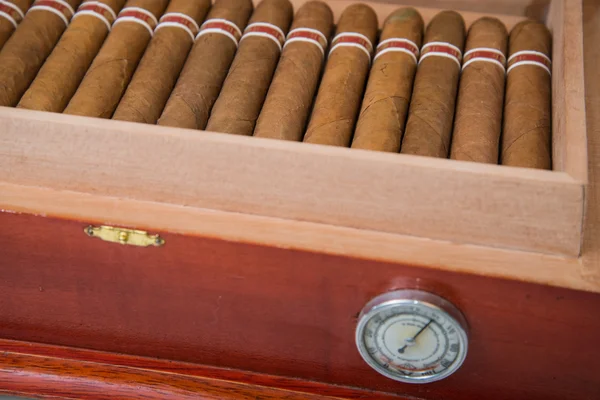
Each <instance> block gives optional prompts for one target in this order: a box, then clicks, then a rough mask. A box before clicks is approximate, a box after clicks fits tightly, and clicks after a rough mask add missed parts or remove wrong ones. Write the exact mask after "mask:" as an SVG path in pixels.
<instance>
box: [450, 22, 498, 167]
mask: <svg viewBox="0 0 600 400" xmlns="http://www.w3.org/2000/svg"><path fill="white" fill-rule="evenodd" d="M507 42H508V32H507V31H506V27H505V26H504V24H503V23H502V22H500V21H499V20H497V19H495V18H489V17H484V18H481V19H479V20H477V21H475V22H474V23H473V25H472V26H471V28H470V29H469V34H468V36H467V44H466V46H465V53H466V52H467V51H469V50H472V49H477V48H482V47H485V48H491V49H496V50H499V51H501V52H502V54H504V56H505V58H506V50H507V49H506V48H507ZM504 83H505V68H503V67H500V66H499V65H496V64H495V63H491V62H485V61H475V62H472V63H470V64H469V65H467V66H466V68H464V69H463V72H462V76H461V78H460V87H459V91H458V101H457V106H456V117H455V120H454V133H453V135H452V148H451V151H450V158H452V159H454V160H463V161H476V162H481V163H488V164H498V157H499V143H500V132H501V130H502V109H503V106H504Z"/></svg>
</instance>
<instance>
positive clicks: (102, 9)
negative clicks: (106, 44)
mask: <svg viewBox="0 0 600 400" xmlns="http://www.w3.org/2000/svg"><path fill="white" fill-rule="evenodd" d="M82 15H89V16H91V17H95V18H98V19H99V20H100V21H102V22H104V24H105V25H106V27H107V28H108V30H109V31H110V27H111V26H112V24H113V23H114V22H115V20H116V19H117V14H115V12H114V11H113V9H112V8H111V7H110V6H108V5H106V4H104V3H101V2H99V1H86V2H85V3H83V4H82V5H81V6H79V8H78V9H77V12H76V13H75V15H74V16H73V19H75V18H77V17H80V16H82Z"/></svg>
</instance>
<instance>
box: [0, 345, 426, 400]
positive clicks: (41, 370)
mask: <svg viewBox="0 0 600 400" xmlns="http://www.w3.org/2000/svg"><path fill="white" fill-rule="evenodd" d="M0 352H1V353H2V356H3V357H4V358H3V359H0V361H1V362H0V392H2V391H5V392H10V393H11V394H28V395H36V396H37V395H45V396H48V395H53V394H56V392H57V390H61V391H62V392H61V393H62V396H63V397H65V396H67V397H68V396H73V395H74V394H75V393H79V394H80V395H83V396H89V397H90V398H93V399H96V398H97V397H94V394H95V393H97V392H98V391H97V390H96V387H97V386H98V385H97V384H96V383H95V382H96V381H98V380H101V379H104V377H105V376H107V375H108V376H110V378H111V379H112V383H113V384H114V385H115V386H116V387H118V388H125V389H128V388H129V387H130V386H132V385H133V386H145V387H146V388H145V391H146V392H148V391H150V392H152V391H153V390H156V389H157V384H164V385H169V384H170V383H171V377H172V376H174V375H173V374H175V376H177V378H178V379H177V381H183V382H190V383H192V385H191V388H192V389H193V391H192V393H194V394H195V395H196V396H200V395H202V396H209V395H213V392H214V390H213V389H214V388H215V387H218V388H224V389H226V390H222V391H219V393H218V394H219V396H222V397H219V398H222V399H238V397H236V396H239V395H240V394H242V395H244V396H248V397H247V398H251V399H256V398H260V399H263V398H264V396H265V394H269V393H275V394H277V395H278V396H281V397H283V398H289V397H286V396H287V395H288V394H290V395H292V396H295V397H297V396H299V393H302V395H303V396H304V395H305V394H308V395H319V396H323V397H316V398H317V399H321V398H323V399H330V398H336V399H347V400H352V399H366V398H367V399H369V400H411V399H412V400H415V398H413V397H411V398H410V399H409V398H407V397H400V396H396V395H390V394H385V393H381V392H372V391H364V390H357V389H352V388H347V387H343V386H332V385H326V384H322V383H318V382H312V381H303V380H299V379H292V378H286V377H280V376H273V375H265V374H256V373H251V372H246V371H239V370H233V369H225V368H216V367H210V366H206V365H196V364H190V363H183V362H174V361H168V360H160V359H155V358H146V357H137V356H129V355H126V354H114V353H105V352H99V351H94V350H84V349H75V348H69V347H62V346H52V345H46V344H39V343H31V342H19V341H12V340H4V339H0ZM40 359H41V360H43V362H41V363H40V361H39V360H40ZM97 364H100V365H102V366H103V368H109V369H108V370H107V369H103V370H102V372H100V371H99V370H98V369H97ZM62 366H65V368H63V367H62ZM120 371H125V372H126V373H121V372H120ZM146 371H148V372H150V373H151V374H150V375H147V374H146ZM24 372H26V373H24ZM157 373H158V374H157ZM148 376H152V379H151V380H150V381H149V379H148ZM74 377H76V378H77V382H78V383H77V384H73V385H71V387H69V386H68V385H67V386H65V383H66V382H69V381H71V380H72V379H73V378H74ZM57 382H58V383H57ZM228 383H231V384H228ZM240 384H242V385H244V386H241V385H240ZM11 388H12V389H11ZM88 388H89V389H90V390H86V389H88ZM269 388H270V389H280V390H279V391H277V390H272V391H270V392H269V391H268V390H267V389H269ZM106 389H108V390H106ZM110 389H111V388H106V387H105V392H106V394H107V396H109V397H108V398H110V399H113V398H115V396H117V394H116V393H115V392H114V391H112V390H110ZM192 389H189V390H192ZM121 396H122V394H120V395H119V396H118V398H121ZM281 397H277V398H281ZM177 398H179V397H177ZM196 398H199V397H196ZM201 398H206V397H201ZM208 398H210V397H208ZM292 398H294V397H292ZM301 398H314V397H308V396H304V397H301Z"/></svg>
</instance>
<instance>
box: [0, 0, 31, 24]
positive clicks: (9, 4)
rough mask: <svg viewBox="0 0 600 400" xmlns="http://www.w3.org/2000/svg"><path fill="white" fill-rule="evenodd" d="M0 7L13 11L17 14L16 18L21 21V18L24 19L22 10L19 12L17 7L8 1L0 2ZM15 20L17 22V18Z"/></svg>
mask: <svg viewBox="0 0 600 400" xmlns="http://www.w3.org/2000/svg"><path fill="white" fill-rule="evenodd" d="M0 5H4V6H6V7H8V8H11V9H13V10H14V11H15V12H16V13H17V14H18V17H20V19H21V20H22V19H23V18H25V14H24V13H23V10H21V9H20V8H19V6H17V5H16V4H13V3H11V2H10V1H5V0H0ZM15 19H17V20H18V19H19V18H15Z"/></svg>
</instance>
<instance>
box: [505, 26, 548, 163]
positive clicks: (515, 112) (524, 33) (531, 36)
mask: <svg viewBox="0 0 600 400" xmlns="http://www.w3.org/2000/svg"><path fill="white" fill-rule="evenodd" d="M551 46H552V35H551V34H550V32H549V31H548V29H547V28H546V26H545V25H543V24H541V23H538V22H534V21H523V22H521V23H519V24H518V25H516V26H515V27H514V28H513V30H512V32H511V33H510V44H509V48H510V49H509V54H510V57H509V59H508V69H507V77H506V102H505V105H504V129H503V133H502V151H501V160H502V164H503V165H510V166H514V167H524V168H538V169H551V168H552V155H551V151H552V143H551V141H552V137H551V125H550V124H551V112H552V104H551V95H552V86H551V71H552V62H551V61H550V55H551V48H552V47H551Z"/></svg>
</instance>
